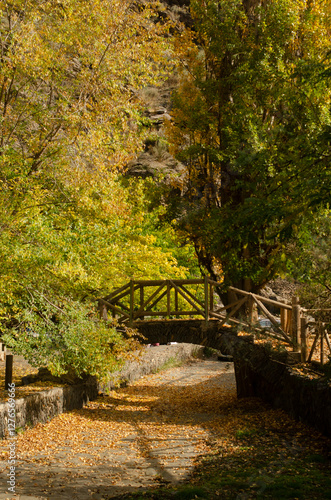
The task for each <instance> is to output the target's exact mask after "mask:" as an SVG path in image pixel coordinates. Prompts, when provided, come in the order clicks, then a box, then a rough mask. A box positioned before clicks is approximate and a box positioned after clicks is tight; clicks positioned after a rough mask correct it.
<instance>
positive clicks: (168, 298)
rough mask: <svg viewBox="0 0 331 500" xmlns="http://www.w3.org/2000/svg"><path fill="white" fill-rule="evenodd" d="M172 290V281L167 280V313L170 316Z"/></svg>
mask: <svg viewBox="0 0 331 500" xmlns="http://www.w3.org/2000/svg"><path fill="white" fill-rule="evenodd" d="M170 291H171V285H170V282H169V281H167V313H168V316H170V299H171V297H170Z"/></svg>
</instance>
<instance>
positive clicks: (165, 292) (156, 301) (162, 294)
mask: <svg viewBox="0 0 331 500" xmlns="http://www.w3.org/2000/svg"><path fill="white" fill-rule="evenodd" d="M166 295H167V290H165V291H164V292H163V293H161V295H160V296H159V297H157V299H156V300H154V302H153V303H152V304H150V305H149V306H148V307H147V309H146V311H151V310H152V309H153V307H155V306H156V304H157V303H158V302H160V300H162V299H163V297H165V296H166Z"/></svg>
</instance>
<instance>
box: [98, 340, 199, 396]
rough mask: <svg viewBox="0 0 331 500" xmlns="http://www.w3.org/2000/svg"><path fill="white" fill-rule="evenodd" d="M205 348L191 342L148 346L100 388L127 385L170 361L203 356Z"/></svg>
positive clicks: (105, 389)
mask: <svg viewBox="0 0 331 500" xmlns="http://www.w3.org/2000/svg"><path fill="white" fill-rule="evenodd" d="M203 349H204V348H203V347H202V346H200V345H195V344H191V343H190V344H189V343H179V344H177V345H160V346H158V347H150V348H147V349H146V350H145V352H144V353H143V355H142V356H141V357H139V359H137V360H136V361H130V362H128V363H127V364H126V365H125V366H124V368H123V369H122V370H121V371H119V372H115V373H113V374H112V375H111V379H110V381H109V382H108V384H100V386H99V389H100V390H101V391H102V392H106V391H107V390H110V389H113V388H114V387H118V386H119V385H126V384H128V383H131V382H133V381H134V380H137V379H138V378H140V377H143V376H144V375H148V374H149V373H155V372H157V371H158V370H160V369H162V367H163V366H164V365H165V364H166V363H169V361H170V362H172V363H174V364H176V363H182V362H187V361H188V360H189V359H192V358H201V357H202V356H203Z"/></svg>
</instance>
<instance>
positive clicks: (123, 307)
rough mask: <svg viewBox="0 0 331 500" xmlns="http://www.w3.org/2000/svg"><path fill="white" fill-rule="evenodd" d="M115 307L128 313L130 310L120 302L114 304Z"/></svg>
mask: <svg viewBox="0 0 331 500" xmlns="http://www.w3.org/2000/svg"><path fill="white" fill-rule="evenodd" d="M114 305H115V304H114ZM116 305H117V306H120V307H122V309H125V311H130V308H129V307H128V306H126V305H125V304H123V303H122V302H116Z"/></svg>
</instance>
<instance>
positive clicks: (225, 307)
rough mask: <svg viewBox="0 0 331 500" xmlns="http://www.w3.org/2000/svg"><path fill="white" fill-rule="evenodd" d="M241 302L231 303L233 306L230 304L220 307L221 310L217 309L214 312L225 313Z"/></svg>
mask: <svg viewBox="0 0 331 500" xmlns="http://www.w3.org/2000/svg"><path fill="white" fill-rule="evenodd" d="M241 301H242V299H239V300H236V301H235V302H231V304H228V305H227V306H223V307H220V308H219V309H216V311H214V312H216V313H220V312H221V311H225V310H226V309H229V308H230V307H234V306H236V305H237V304H239V302H241Z"/></svg>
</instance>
